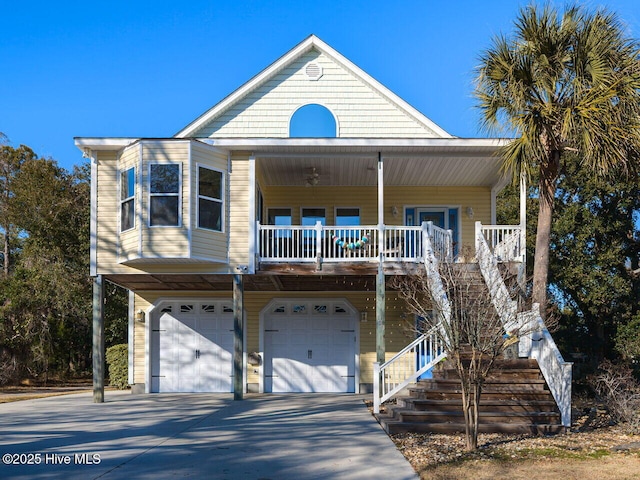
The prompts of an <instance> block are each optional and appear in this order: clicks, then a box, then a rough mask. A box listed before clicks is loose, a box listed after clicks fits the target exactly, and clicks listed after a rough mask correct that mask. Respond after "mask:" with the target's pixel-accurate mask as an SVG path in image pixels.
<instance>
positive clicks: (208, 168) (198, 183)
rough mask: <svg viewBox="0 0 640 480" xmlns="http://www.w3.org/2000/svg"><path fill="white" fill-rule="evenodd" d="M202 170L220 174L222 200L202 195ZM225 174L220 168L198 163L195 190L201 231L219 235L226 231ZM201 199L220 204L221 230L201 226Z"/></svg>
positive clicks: (198, 223)
mask: <svg viewBox="0 0 640 480" xmlns="http://www.w3.org/2000/svg"><path fill="white" fill-rule="evenodd" d="M201 168H206V169H207V170H212V171H214V172H218V173H219V174H220V178H221V180H220V181H221V185H220V198H213V197H207V196H206V195H200V169H201ZM225 174H226V172H225V171H223V170H221V169H219V168H215V167H212V166H210V165H205V164H203V163H196V185H195V190H196V228H197V229H199V230H205V231H207V232H217V233H224V232H225V231H226V230H225V227H226V225H225V217H226V215H225V192H226V179H225ZM200 198H203V199H205V200H208V201H211V202H216V203H219V204H220V205H221V206H220V230H215V229H213V228H206V227H201V226H200Z"/></svg>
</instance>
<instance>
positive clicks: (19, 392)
mask: <svg viewBox="0 0 640 480" xmlns="http://www.w3.org/2000/svg"><path fill="white" fill-rule="evenodd" d="M92 389H93V386H92V383H91V381H90V380H86V379H78V380H66V381H60V380H54V381H50V382H47V384H46V385H43V384H39V383H37V382H34V381H24V382H22V383H21V384H20V385H13V386H4V387H0V403H8V402H18V401H20V400H32V399H34V398H44V397H54V396H57V395H69V394H72V393H85V392H91V391H92Z"/></svg>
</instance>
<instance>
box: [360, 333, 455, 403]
mask: <svg viewBox="0 0 640 480" xmlns="http://www.w3.org/2000/svg"><path fill="white" fill-rule="evenodd" d="M444 357H445V351H444V345H443V342H442V340H441V337H440V334H439V333H438V331H437V327H434V328H432V329H431V330H429V331H428V332H427V333H425V334H423V335H420V336H419V337H418V338H416V339H415V340H414V341H413V342H411V343H410V344H409V345H407V346H406V347H404V348H403V349H402V350H401V351H399V352H398V353H397V354H395V355H394V356H393V358H391V359H389V360H388V361H386V362H384V363H383V364H382V365H380V364H379V363H378V362H375V363H374V364H373V412H374V413H380V405H382V403H384V402H386V401H387V400H389V399H390V398H391V397H393V396H394V395H395V394H397V393H398V392H399V391H400V390H402V389H403V388H405V387H406V386H407V385H409V384H410V383H412V382H415V381H416V380H417V379H418V377H420V376H421V375H422V374H423V373H425V372H427V371H428V370H430V369H431V368H433V366H434V365H436V364H437V363H438V362H440V361H441V360H442V359H443V358H444Z"/></svg>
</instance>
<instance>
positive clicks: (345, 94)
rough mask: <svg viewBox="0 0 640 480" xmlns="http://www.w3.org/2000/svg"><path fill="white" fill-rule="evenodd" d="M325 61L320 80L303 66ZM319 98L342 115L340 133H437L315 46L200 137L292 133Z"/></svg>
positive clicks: (365, 135) (379, 135)
mask: <svg viewBox="0 0 640 480" xmlns="http://www.w3.org/2000/svg"><path fill="white" fill-rule="evenodd" d="M309 62H314V63H317V64H319V65H321V66H322V69H323V75H322V77H321V78H320V79H319V80H309V79H308V77H307V75H306V73H305V66H306V65H307V64H308V63H309ZM309 103H318V104H321V105H324V106H325V107H327V108H328V109H329V110H331V111H332V112H333V114H334V115H335V117H336V118H337V119H338V125H339V133H338V136H339V137H362V138H408V137H413V138H434V137H438V136H439V135H438V134H436V133H435V132H433V131H431V130H430V129H428V128H427V127H425V126H424V125H422V124H420V123H418V122H417V121H416V120H414V119H413V118H412V117H411V116H410V115H408V113H407V112H405V111H404V110H402V109H401V108H400V107H399V106H398V105H396V104H394V103H392V102H391V101H390V99H388V98H386V97H385V96H383V95H382V94H381V93H380V92H378V91H376V90H375V89H374V88H373V87H372V86H371V85H368V84H366V83H364V82H363V81H362V80H361V79H360V78H358V77H356V76H354V75H353V74H352V73H351V72H350V71H349V70H347V69H345V68H343V67H342V66H341V65H339V64H337V63H335V62H334V61H332V60H331V59H330V58H329V57H327V56H326V55H324V54H320V53H318V52H317V51H315V50H312V51H311V52H309V53H307V54H306V55H303V56H302V57H301V58H299V59H298V60H296V61H294V62H293V63H291V64H290V65H289V66H287V67H286V68H284V69H283V70H282V71H281V72H279V73H278V74H277V75H275V76H274V77H273V78H271V79H270V80H268V81H267V82H265V83H264V84H262V85H261V86H259V87H258V88H257V89H255V90H254V91H252V92H250V93H249V94H248V95H246V96H245V97H244V98H243V99H241V100H240V101H238V102H237V103H235V104H234V105H233V106H232V107H231V108H230V109H229V110H227V111H226V112H222V113H221V114H220V115H219V116H218V117H217V118H216V119H214V120H213V121H212V122H210V123H209V124H208V125H205V126H203V127H202V128H201V129H200V130H199V131H198V132H196V134H195V136H197V137H279V138H285V137H288V136H289V119H290V118H291V115H292V114H293V113H294V112H295V111H296V110H297V109H298V108H299V107H300V106H302V105H305V104H309Z"/></svg>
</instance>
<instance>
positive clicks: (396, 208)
mask: <svg viewBox="0 0 640 480" xmlns="http://www.w3.org/2000/svg"><path fill="white" fill-rule="evenodd" d="M391 215H393V218H398V207H396V206H395V205H394V206H393V207H391Z"/></svg>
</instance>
